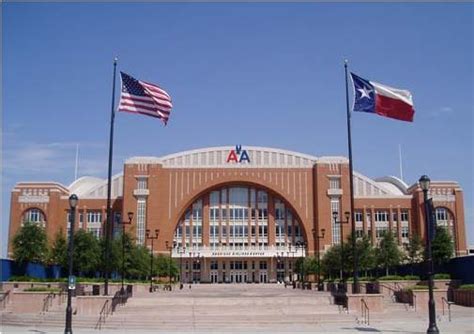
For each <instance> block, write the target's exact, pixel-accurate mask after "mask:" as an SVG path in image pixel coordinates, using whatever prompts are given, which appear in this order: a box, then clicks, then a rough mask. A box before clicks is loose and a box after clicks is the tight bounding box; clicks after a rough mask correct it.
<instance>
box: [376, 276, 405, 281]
mask: <svg viewBox="0 0 474 334" xmlns="http://www.w3.org/2000/svg"><path fill="white" fill-rule="evenodd" d="M378 279H379V281H402V280H403V279H404V278H403V277H402V276H398V275H388V276H381V277H379V278H378Z"/></svg>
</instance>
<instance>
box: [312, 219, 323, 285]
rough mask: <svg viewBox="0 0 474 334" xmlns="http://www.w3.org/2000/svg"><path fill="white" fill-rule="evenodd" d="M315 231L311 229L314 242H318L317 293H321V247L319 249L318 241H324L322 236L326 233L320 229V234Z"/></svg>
mask: <svg viewBox="0 0 474 334" xmlns="http://www.w3.org/2000/svg"><path fill="white" fill-rule="evenodd" d="M316 232H317V231H316V229H315V228H313V236H314V239H315V240H318V242H317V244H318V291H323V290H324V288H323V286H322V285H321V247H320V240H321V239H324V234H325V233H326V229H324V228H322V229H321V234H317V233H316Z"/></svg>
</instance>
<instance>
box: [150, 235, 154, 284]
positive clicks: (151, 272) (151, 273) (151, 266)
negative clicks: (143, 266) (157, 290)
mask: <svg viewBox="0 0 474 334" xmlns="http://www.w3.org/2000/svg"><path fill="white" fill-rule="evenodd" d="M153 240H154V238H153V237H152V238H151V252H150V292H153Z"/></svg>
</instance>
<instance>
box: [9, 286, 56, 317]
mask: <svg viewBox="0 0 474 334" xmlns="http://www.w3.org/2000/svg"><path fill="white" fill-rule="evenodd" d="M49 294H50V293H49V292H23V291H17V292H13V294H12V295H11V299H10V303H9V304H10V306H9V309H10V310H11V311H12V312H13V313H40V312H43V311H46V310H45V309H44V307H45V299H46V297H47V296H48V295H49ZM62 302H63V300H62V298H61V297H60V296H59V294H56V293H54V294H52V298H51V300H50V304H49V305H48V306H47V307H48V308H52V307H55V306H59V305H61V304H62Z"/></svg>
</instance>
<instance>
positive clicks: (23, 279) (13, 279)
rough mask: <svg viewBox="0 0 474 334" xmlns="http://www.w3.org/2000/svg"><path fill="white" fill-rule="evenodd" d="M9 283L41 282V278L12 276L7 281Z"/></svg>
mask: <svg viewBox="0 0 474 334" xmlns="http://www.w3.org/2000/svg"><path fill="white" fill-rule="evenodd" d="M8 280H9V281H10V282H42V281H43V280H42V279H41V278H36V277H30V276H12V277H10V278H9V279H8Z"/></svg>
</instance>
